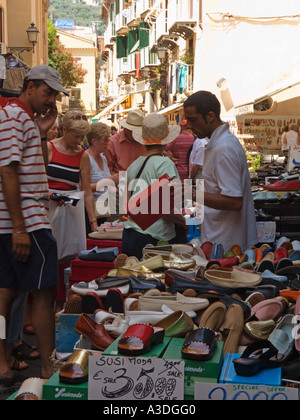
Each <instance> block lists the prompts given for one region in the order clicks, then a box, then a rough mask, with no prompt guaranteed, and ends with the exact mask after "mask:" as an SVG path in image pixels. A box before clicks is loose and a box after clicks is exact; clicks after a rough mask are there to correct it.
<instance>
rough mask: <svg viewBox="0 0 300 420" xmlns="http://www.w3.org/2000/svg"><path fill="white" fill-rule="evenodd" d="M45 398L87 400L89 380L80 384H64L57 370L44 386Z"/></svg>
mask: <svg viewBox="0 0 300 420" xmlns="http://www.w3.org/2000/svg"><path fill="white" fill-rule="evenodd" d="M43 400H57V401H58V400H60V401H87V400H88V382H84V383H83V384H78V385H70V384H63V383H62V382H60V380H59V371H57V372H56V373H55V374H54V375H53V376H52V377H51V378H50V379H49V380H48V381H47V382H46V383H45V384H44V386H43Z"/></svg>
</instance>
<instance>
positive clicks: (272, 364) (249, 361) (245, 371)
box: [233, 340, 285, 377]
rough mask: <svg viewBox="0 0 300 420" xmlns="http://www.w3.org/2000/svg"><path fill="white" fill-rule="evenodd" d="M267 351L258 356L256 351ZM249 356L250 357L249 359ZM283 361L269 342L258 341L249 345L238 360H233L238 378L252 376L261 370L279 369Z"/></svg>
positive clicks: (282, 357)
mask: <svg viewBox="0 0 300 420" xmlns="http://www.w3.org/2000/svg"><path fill="white" fill-rule="evenodd" d="M263 349H269V350H267V351H266V352H262V353H260V354H258V355H253V353H255V352H257V351H258V350H263ZM250 356H251V357H250ZM284 360H285V356H284V355H283V354H278V350H277V348H276V347H275V346H273V344H272V343H271V342H270V341H269V340H260V341H257V342H255V343H253V344H250V345H249V346H248V347H247V348H246V349H245V351H244V353H243V354H242V355H241V357H239V358H238V359H235V360H233V364H234V368H235V371H236V373H237V375H239V376H248V377H249V376H254V375H256V374H257V373H258V372H259V371H260V370H262V369H275V368H278V367H281V365H282V363H283V362H284Z"/></svg>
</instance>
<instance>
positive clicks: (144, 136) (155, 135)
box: [133, 113, 181, 146]
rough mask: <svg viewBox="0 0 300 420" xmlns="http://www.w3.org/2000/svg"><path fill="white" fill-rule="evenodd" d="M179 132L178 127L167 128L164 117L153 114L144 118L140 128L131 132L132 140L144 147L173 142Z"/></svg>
mask: <svg viewBox="0 0 300 420" xmlns="http://www.w3.org/2000/svg"><path fill="white" fill-rule="evenodd" d="M180 132H181V128H180V126H177V125H170V126H169V125H168V123H167V120H166V119H165V117H164V116H162V115H160V114H155V113H154V114H150V115H148V116H147V117H145V118H144V122H143V127H142V128H140V129H137V130H135V131H133V138H134V140H135V141H137V142H138V143H141V144H143V145H144V146H156V145H165V144H168V143H171V142H172V141H174V140H175V139H176V138H177V137H178V136H179V134H180Z"/></svg>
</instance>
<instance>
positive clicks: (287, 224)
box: [254, 200, 300, 240]
mask: <svg viewBox="0 0 300 420" xmlns="http://www.w3.org/2000/svg"><path fill="white" fill-rule="evenodd" d="M254 205H255V208H256V209H257V210H258V209H262V210H263V212H264V213H266V214H268V215H270V216H271V217H270V218H265V217H259V216H258V217H257V221H266V220H269V221H271V220H273V221H275V222H276V232H277V234H278V235H279V236H286V237H288V238H290V239H291V240H295V239H300V203H283V202H281V201H280V200H279V201H278V202H277V203H271V202H267V201H254Z"/></svg>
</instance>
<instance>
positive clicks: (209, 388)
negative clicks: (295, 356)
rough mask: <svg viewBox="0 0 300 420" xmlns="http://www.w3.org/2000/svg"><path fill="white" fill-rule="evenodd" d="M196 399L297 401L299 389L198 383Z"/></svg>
mask: <svg viewBox="0 0 300 420" xmlns="http://www.w3.org/2000/svg"><path fill="white" fill-rule="evenodd" d="M195 400H213V401H235V400H237V401H238V400H247V401H252V400H253V401H254V400H264V401H268V400H269V401H286V400H291V401H292V400H294V401H295V400H296V401H297V400H299V391H298V389H295V388H286V387H283V386H281V387H279V386H264V385H252V384H249V385H245V384H209V383H196V384H195Z"/></svg>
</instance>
